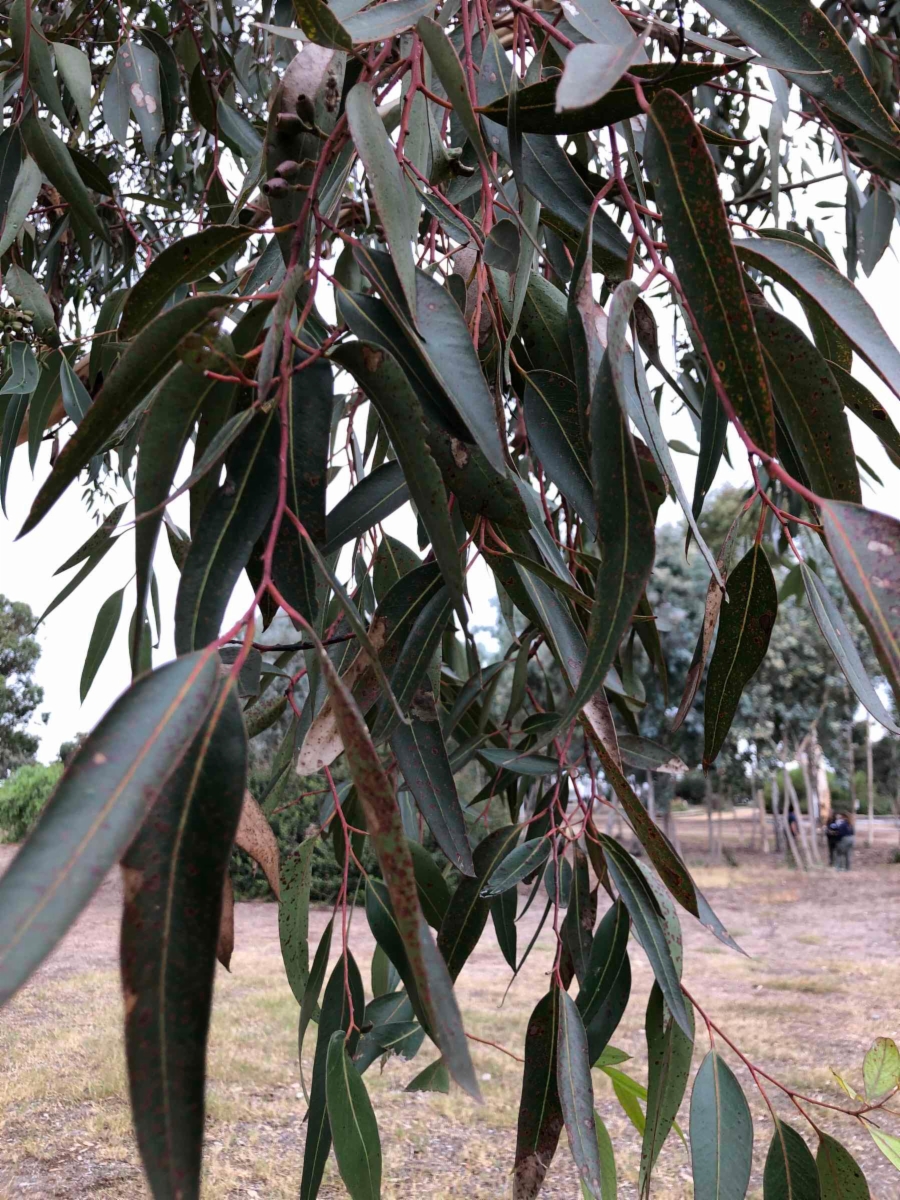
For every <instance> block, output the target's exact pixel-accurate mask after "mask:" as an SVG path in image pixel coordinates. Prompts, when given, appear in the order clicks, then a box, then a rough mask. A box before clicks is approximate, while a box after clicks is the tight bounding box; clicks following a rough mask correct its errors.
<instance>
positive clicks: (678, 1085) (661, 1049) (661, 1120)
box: [638, 983, 694, 1196]
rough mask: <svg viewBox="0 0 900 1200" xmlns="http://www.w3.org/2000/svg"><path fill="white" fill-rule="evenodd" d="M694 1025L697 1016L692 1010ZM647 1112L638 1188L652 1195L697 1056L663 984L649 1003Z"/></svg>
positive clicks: (692, 1042)
mask: <svg viewBox="0 0 900 1200" xmlns="http://www.w3.org/2000/svg"><path fill="white" fill-rule="evenodd" d="M688 1015H689V1017H690V1018H691V1021H692V1023H693V1013H692V1012H691V1011H690V1010H688ZM645 1029H646V1032H647V1077H648V1081H647V1110H646V1113H645V1125H644V1137H643V1142H642V1144H641V1172H640V1179H639V1181H638V1188H639V1191H640V1193H641V1195H642V1196H649V1195H650V1181H651V1177H652V1174H653V1167H654V1165H655V1164H656V1160H657V1158H658V1157H659V1152H660V1150H661V1149H662V1147H663V1143H664V1142H665V1140H666V1138H667V1137H668V1136H669V1132H670V1130H671V1128H672V1126H673V1124H674V1123H675V1118H676V1117H677V1115H678V1110H679V1108H680V1107H681V1101H682V1100H683V1099H684V1093H685V1091H686V1090H687V1084H688V1077H689V1076H690V1073H691V1059H692V1057H693V1054H694V1041H693V1038H687V1037H685V1035H684V1033H683V1032H682V1031H681V1030H680V1029H679V1028H678V1025H677V1024H676V1023H675V1022H674V1021H673V1020H672V1018H671V1017H670V1016H669V1013H668V1011H667V1009H666V1005H665V1001H664V1000H663V996H662V992H661V991H660V988H659V984H657V983H654V985H653V988H652V990H651V992H650V999H649V1001H648V1002H647V1016H646V1021H645Z"/></svg>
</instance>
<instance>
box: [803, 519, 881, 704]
mask: <svg viewBox="0 0 900 1200" xmlns="http://www.w3.org/2000/svg"><path fill="white" fill-rule="evenodd" d="M821 512H822V524H823V525H824V527H825V537H826V539H827V542H828V548H829V550H830V551H831V556H832V558H833V559H834V564H835V566H836V567H837V569H838V574H839V575H840V577H841V580H842V582H843V584H844V587H845V588H846V590H847V593H848V594H849V596H850V597H851V599H852V601H853V603H854V605H855V606H856V610H857V612H858V613H859V616H860V617H861V619H862V621H863V623H864V625H865V626H866V629H867V630H868V632H869V636H870V637H871V639H872V644H873V646H874V647H875V651H876V653H877V654H878V660H879V662H880V664H881V668H882V670H883V671H884V673H885V675H886V676H887V679H888V682H889V683H890V685H891V687H892V688H893V689H894V694H895V695H900V610H898V606H897V601H896V590H897V586H898V582H897V581H898V579H900V567H898V561H900V522H898V521H896V520H895V519H894V518H893V517H888V516H885V515H884V514H883V513H878V512H873V511H872V510H871V509H867V508H861V507H860V506H859V505H856V504H842V503H839V502H837V501H833V500H832V501H828V502H827V503H825V504H823V505H822V507H821Z"/></svg>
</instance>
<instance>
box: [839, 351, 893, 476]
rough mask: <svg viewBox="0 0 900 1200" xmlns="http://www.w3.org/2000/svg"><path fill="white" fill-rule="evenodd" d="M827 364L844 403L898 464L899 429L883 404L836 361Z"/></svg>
mask: <svg viewBox="0 0 900 1200" xmlns="http://www.w3.org/2000/svg"><path fill="white" fill-rule="evenodd" d="M828 365H829V367H830V368H831V373H832V374H833V375H834V377H835V379H836V380H837V384H838V386H839V387H840V389H841V395H842V396H843V398H844V404H845V405H846V406H847V408H849V410H850V411H851V412H852V413H853V414H854V416H857V417H859V419H860V421H862V423H863V424H864V425H866V426H867V427H868V428H869V429H871V430H872V432H873V433H874V434H875V436H876V437H877V438H879V439H880V440H881V442H882V444H883V445H884V448H885V450H887V453H888V457H889V458H890V460H891V462H892V463H893V464H894V465H895V466H897V465H900V431H898V429H897V426H896V425H895V424H894V423H893V421H892V420H891V418H890V417H889V416H888V414H887V410H886V409H885V407H884V405H883V404H881V403H880V402H879V401H878V400H876V399H875V397H874V396H873V395H872V393H871V392H870V391H869V389H868V388H867V387H866V386H865V384H862V383H860V381H859V380H858V379H856V378H854V376H853V375H851V374H850V372H849V371H848V370H845V369H844V368H843V367H841V366H839V365H838V363H836V362H829V364H828Z"/></svg>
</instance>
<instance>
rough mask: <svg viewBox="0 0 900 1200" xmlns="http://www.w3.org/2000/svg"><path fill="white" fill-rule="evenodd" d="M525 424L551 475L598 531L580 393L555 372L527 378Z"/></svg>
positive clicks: (545, 372) (530, 439) (529, 436)
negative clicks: (579, 405)
mask: <svg viewBox="0 0 900 1200" xmlns="http://www.w3.org/2000/svg"><path fill="white" fill-rule="evenodd" d="M524 407H525V424H526V426H527V429H528V440H529V442H530V443H531V446H532V449H533V450H534V452H535V453H536V454H537V456H538V458H539V459H540V460H541V465H542V466H543V468H544V471H545V472H546V474H547V476H548V477H549V479H550V480H551V482H552V483H555V484H556V486H557V487H558V488H559V490H560V491H561V492H562V494H563V495H564V496H565V498H566V499H567V500H568V501H569V503H570V504H571V505H572V507H573V508H574V509H575V512H576V513H577V514H578V516H580V517H581V519H582V520H583V521H584V522H585V524H586V525H587V527H588V529H590V530H591V531H592V532H593V531H594V530H596V528H597V514H596V511H595V509H594V490H593V487H592V484H591V476H590V471H589V463H590V456H589V454H588V449H587V446H586V445H585V443H584V438H583V436H582V432H581V417H580V414H579V408H578V391H577V389H576V387H575V385H574V384H573V383H571V382H570V380H568V379H566V378H564V377H563V376H562V375H556V374H554V373H553V372H551V371H532V372H531V373H530V374H528V375H527V376H526V385H525V400H524Z"/></svg>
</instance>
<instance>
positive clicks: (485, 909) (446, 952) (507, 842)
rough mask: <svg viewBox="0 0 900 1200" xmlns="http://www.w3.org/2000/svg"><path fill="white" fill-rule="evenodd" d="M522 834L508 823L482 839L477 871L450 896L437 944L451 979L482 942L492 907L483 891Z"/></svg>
mask: <svg viewBox="0 0 900 1200" xmlns="http://www.w3.org/2000/svg"><path fill="white" fill-rule="evenodd" d="M519 833H520V829H519V827H518V826H515V825H504V826H503V827H502V828H500V829H495V830H494V831H493V832H492V833H489V834H488V836H487V837H486V838H485V839H484V840H483V841H482V842H479V844H478V845H477V846H476V847H475V853H474V855H473V860H474V868H475V874H474V875H473V876H471V877H469V876H466V877H464V878H463V879H461V880H460V881H459V883H458V885H457V887H456V891H455V892H454V893H453V895H452V897H451V898H450V904H449V906H448V908H447V913H446V916H445V917H444V920H443V921H442V923H441V928H440V932H439V933H438V940H437V944H438V949H439V950H440V952H441V954H442V955H443V956H444V959H445V961H446V963H447V969H448V971H449V972H450V978H451V979H456V977H457V976H458V975H459V973H460V971H461V970H462V969H463V966H464V965H465V963H466V960H467V959H468V957H469V955H470V954H471V953H472V951H473V950H474V949H475V947H476V946H477V945H478V942H479V939H480V938H481V934H482V932H483V931H484V927H485V925H486V924H487V919H488V914H489V912H490V910H491V902H490V900H489V899H487V898H485V897H484V896H483V895H482V892H483V890H484V888H485V885H486V884H487V881H488V880H489V879H490V878H491V876H492V875H493V874H494V871H495V870H496V869H497V867H498V866H499V865H500V863H501V862H503V860H504V859H505V858H506V856H507V854H508V853H509V852H510V850H511V849H512V848H513V846H514V845H515V842H516V839H517V838H518V836H519Z"/></svg>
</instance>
